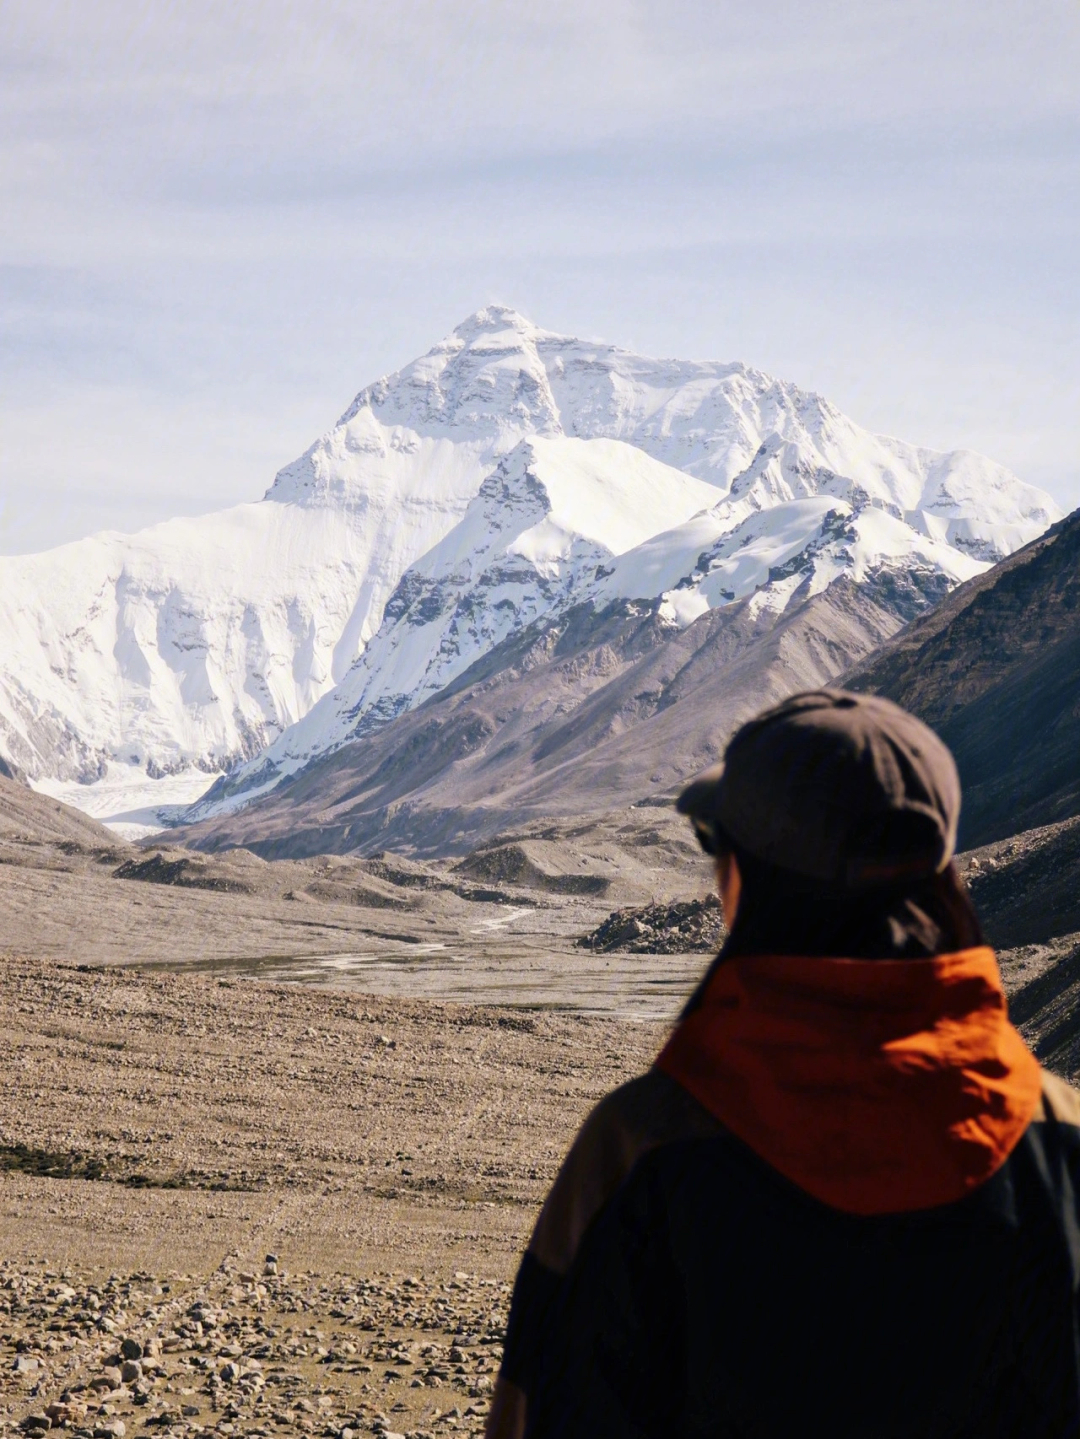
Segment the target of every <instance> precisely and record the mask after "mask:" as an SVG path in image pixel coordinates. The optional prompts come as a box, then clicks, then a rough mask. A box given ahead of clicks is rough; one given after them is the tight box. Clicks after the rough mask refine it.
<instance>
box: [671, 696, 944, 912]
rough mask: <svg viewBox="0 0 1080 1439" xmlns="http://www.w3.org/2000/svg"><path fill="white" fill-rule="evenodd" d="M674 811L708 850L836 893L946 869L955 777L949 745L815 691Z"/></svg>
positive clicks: (775, 717) (743, 739) (771, 717)
mask: <svg viewBox="0 0 1080 1439" xmlns="http://www.w3.org/2000/svg"><path fill="white" fill-rule="evenodd" d="M677 808H678V810H679V812H680V813H681V814H685V815H688V816H689V817H690V819H691V820H692V821H693V824H694V828H695V830H696V831H697V834H698V837H699V839H700V840H701V842H702V844H703V846H704V847H705V848H706V849H707V850H709V851H710V852H716V851H717V850H719V849H723V848H725V847H727V846H728V845H730V844H734V845H736V846H737V847H741V848H742V849H744V850H746V851H748V852H749V853H750V854H752V855H754V856H756V857H757V858H758V859H760V860H763V861H765V862H766V863H768V864H772V865H776V866H778V867H779V868H781V869H786V870H792V871H794V872H795V873H797V874H804V875H809V876H810V877H812V878H814V879H819V880H823V881H826V882H829V883H833V884H846V885H852V886H862V885H872V884H887V883H890V882H893V881H899V880H903V879H905V878H907V877H909V876H910V877H916V876H918V875H922V874H933V873H935V872H939V871H941V870H943V869H944V868H945V866H946V865H947V864H948V863H949V861H950V859H951V858H952V856H953V853H954V851H955V849H956V829H957V824H958V822H959V818H960V778H959V775H958V774H957V772H956V763H955V761H954V760H953V757H952V755H951V753H950V752H949V750H948V748H947V747H946V745H945V744H944V743H943V742H942V741H941V740H940V739H939V738H938V736H937V735H936V734H935V733H934V732H933V730H931V729H930V728H928V726H926V725H925V724H923V722H922V721H921V720H919V719H916V718H915V716H914V715H912V714H908V712H907V711H906V710H902V709H901V708H900V707H899V705H895V704H893V703H892V702H891V700H886V699H882V698H880V697H879V696H877V695H860V694H854V693H851V692H849V691H847V690H838V689H837V690H834V689H822V690H811V691H809V692H808V693H806V694H800V695H794V696H792V698H791V699H788V700H785V701H784V703H783V704H780V705H777V706H776V707H775V708H774V709H770V710H766V711H765V712H764V713H763V714H760V715H758V716H757V717H756V718H755V719H752V720H750V721H749V723H747V724H745V725H743V727H742V728H741V729H740V730H738V731H737V732H736V733H735V735H734V737H733V738H732V740H731V742H730V743H729V745H728V747H727V750H726V752H725V755H724V759H723V762H722V763H720V764H718V765H715V766H713V768H712V769H709V770H706V771H705V773H704V774H702V775H699V776H698V778H697V779H695V780H694V781H693V782H692V783H691V784H689V785H688V786H687V788H686V789H685V790H683V792H682V794H681V795H680V796H679V800H678V805H677Z"/></svg>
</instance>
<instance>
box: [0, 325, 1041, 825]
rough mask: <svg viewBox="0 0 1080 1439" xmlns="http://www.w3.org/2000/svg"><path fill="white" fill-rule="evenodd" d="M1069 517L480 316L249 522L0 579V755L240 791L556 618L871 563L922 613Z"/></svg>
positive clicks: (376, 392) (61, 556)
mask: <svg viewBox="0 0 1080 1439" xmlns="http://www.w3.org/2000/svg"><path fill="white" fill-rule="evenodd" d="M1056 517H1057V510H1056V508H1055V506H1054V505H1053V503H1052V501H1050V500H1049V499H1048V497H1047V496H1045V495H1043V494H1042V493H1041V492H1039V491H1037V490H1033V489H1032V488H1031V487H1029V486H1026V485H1024V484H1022V483H1021V482H1020V481H1019V480H1018V479H1017V478H1016V477H1015V476H1013V475H1011V474H1009V473H1008V471H1006V470H1004V469H1002V467H1001V466H999V465H996V464H994V463H993V462H992V461H989V460H986V459H984V458H983V457H982V456H977V455H971V454H968V453H966V452H958V453H954V454H947V455H942V454H937V453H935V452H932V451H928V450H925V449H921V448H918V447H916V446H913V445H908V444H906V443H904V442H903V441H900V440H894V439H890V438H886V437H881V436H876V435H872V434H869V433H868V432H867V431H865V430H862V429H861V428H860V427H859V426H858V425H856V424H855V423H854V422H853V421H851V420H850V419H848V418H847V417H846V416H844V415H843V414H842V413H841V412H840V411H839V410H837V409H836V408H835V407H834V406H833V405H831V404H830V403H829V402H828V401H826V400H824V399H822V398H821V397H820V396H817V395H814V394H812V393H809V392H807V391H804V390H801V389H799V388H798V387H797V386H794V385H791V384H788V383H786V382H783V381H779V380H776V379H773V378H772V377H770V376H768V375H765V374H763V373H762V372H760V371H758V370H755V369H753V368H751V367H749V366H747V365H743V364H739V363H721V362H713V361H687V360H666V359H652V358H648V357H645V356H641V355H636V354H633V353H631V352H630V351H627V350H623V349H620V348H618V347H616V346H613V345H609V344H603V343H600V342H596V341H587V340H581V339H577V338H574V337H572V336H565V335H558V334H555V333H552V332H550V331H547V330H542V329H539V328H538V327H536V326H535V325H532V324H531V323H530V322H529V321H527V320H526V319H524V318H523V317H522V316H520V315H518V314H516V313H515V312H514V311H512V310H509V309H505V308H503V307H499V306H491V307H488V308H487V309H484V310H480V311H478V312H477V313H476V314H474V315H472V316H470V317H469V318H468V319H466V320H465V321H464V322H463V323H462V324H461V325H459V326H458V327H457V329H455V330H454V331H453V333H452V334H450V335H449V336H447V338H446V339H444V340H442V341H440V342H439V343H438V344H437V345H435V346H434V347H433V348H432V349H431V350H429V351H428V353H427V354H425V355H423V356H421V357H420V358H419V359H417V360H415V361H413V362H412V363H411V364H409V365H406V366H405V367H404V368H403V369H401V370H399V371H398V372H396V373H395V374H392V375H388V376H385V377H383V378H382V379H380V380H378V381H376V382H375V383H374V384H372V385H369V386H367V387H366V388H365V389H363V390H361V391H360V393H359V394H358V395H357V397H356V399H355V400H354V401H353V403H352V405H350V406H349V408H348V409H347V410H346V412H345V414H344V415H343V416H342V417H341V419H340V420H339V421H338V423H337V424H336V425H335V426H334V427H333V428H332V429H331V430H329V431H328V432H327V433H326V434H324V435H323V436H321V437H320V438H319V439H318V440H317V441H316V442H315V443H314V444H313V445H312V446H311V448H310V449H309V450H308V451H307V452H306V453H305V454H304V455H302V456H301V457H300V458H299V459H297V460H296V461H294V462H293V463H292V464H289V465H286V466H285V467H284V468H283V469H282V470H281V471H280V473H279V474H278V476H277V477H276V479H275V481H274V483H273V484H272V486H271V487H270V489H269V490H268V491H267V494H266V496H265V497H264V500H263V501H262V502H261V503H256V504H252V505H245V506H240V507H238V508H237V509H235V510H231V511H227V512H225V513H224V514H220V515H207V516H204V517H202V518H201V519H197V520H177V521H172V522H170V523H168V524H166V525H159V526H155V527H154V528H153V529H151V530H147V531H144V532H142V533H141V534H139V535H134V536H118V535H111V536H97V537H93V538H91V539H87V540H84V541H80V542H78V543H77V544H75V545H68V546H65V547H64V549H63V550H62V551H52V552H49V553H47V554H44V555H39V556H20V557H12V558H7V559H2V560H0V612H2V618H3V627H2V629H0V636H2V638H0V750H3V752H4V753H5V756H6V757H7V758H8V759H10V760H13V761H14V762H15V763H17V764H19V765H20V766H21V767H22V768H23V769H24V770H26V771H27V773H28V774H30V776H31V777H32V778H33V779H34V780H35V782H38V783H41V784H48V785H51V786H52V787H53V789H54V791H57V787H61V788H60V790H59V791H58V792H62V793H63V795H64V797H66V798H73V797H74V798H78V799H80V800H81V801H82V803H83V804H84V805H86V806H87V807H93V806H94V805H97V806H98V812H100V809H101V804H104V801H101V803H100V804H99V802H98V800H97V799H96V798H94V796H95V795H96V794H97V793H98V790H100V788H101V781H102V777H103V776H104V777H105V778H106V779H107V781H108V783H109V784H111V783H113V782H114V781H116V780H117V776H119V777H120V779H122V780H123V782H124V784H125V785H126V786H127V787H128V789H130V787H131V785H132V783H134V781H133V779H132V776H133V775H143V776H147V775H161V774H174V775H175V774H180V775H183V774H187V775H189V776H190V777H191V784H192V786H197V784H198V783H199V777H200V776H201V775H203V774H213V773H215V772H217V771H220V770H223V769H235V770H236V773H235V774H234V775H233V776H232V779H231V780H230V786H229V787H234V786H235V787H239V788H244V787H245V786H246V785H248V784H249V783H250V781H251V778H252V776H253V775H254V774H255V773H256V772H259V773H262V774H269V773H270V772H276V773H284V772H287V771H288V769H289V768H290V767H291V766H294V765H295V764H296V763H299V762H302V760H303V757H304V756H306V755H310V754H311V753H314V752H316V750H317V749H318V748H319V747H320V746H322V747H325V746H330V747H333V746H335V745H337V744H340V743H343V742H344V741H345V740H347V739H348V738H349V737H350V736H351V735H353V734H355V733H356V732H357V729H358V727H360V728H363V726H364V725H370V724H374V723H378V722H380V719H381V718H382V717H384V716H385V715H387V714H390V713H397V712H399V710H400V708H401V707H402V706H406V707H407V706H410V705H414V704H416V703H418V702H420V701H421V700H422V699H423V698H425V697H426V696H427V695H429V694H432V693H434V692H435V690H437V689H438V687H439V686H441V685H445V684H446V683H447V682H448V681H449V680H450V679H452V678H453V677H454V676H455V675H457V674H459V673H461V671H462V669H463V668H466V667H467V666H468V665H469V664H471V663H472V662H473V660H475V659H476V658H477V657H479V656H480V655H482V654H484V653H487V652H488V651H490V649H491V648H492V647H494V646H495V645H497V644H499V643H500V642H501V641H502V640H503V639H505V638H506V637H507V636H508V635H510V634H512V633H514V632H515V631H516V630H518V629H520V628H521V627H522V626H524V625H526V624H528V623H531V622H532V621H534V620H537V619H540V618H543V617H544V616H546V615H551V614H555V613H556V612H558V611H559V610H560V609H561V608H565V607H566V606H570V605H581V604H585V605H588V604H594V605H603V604H609V603H612V602H616V601H619V600H623V599H627V600H634V601H637V600H644V601H647V602H648V603H650V604H655V605H657V606H660V612H661V613H662V614H663V615H665V616H667V617H668V618H669V619H670V622H671V623H672V624H685V623H689V622H690V621H692V620H693V618H694V616H695V615H696V614H698V613H701V611H702V609H703V608H706V607H709V606H715V605H718V604H725V603H730V602H731V597H732V596H736V597H742V596H745V595H746V594H750V593H759V592H760V594H761V597H762V598H761V603H762V604H763V605H765V606H766V607H768V606H772V607H774V608H775V607H779V608H782V607H783V604H785V603H787V602H788V600H789V599H790V597H791V595H792V594H795V593H797V592H798V593H801V592H802V591H801V590H800V589H799V586H800V585H803V584H804V582H805V584H807V585H809V586H811V587H813V586H820V585H825V584H828V583H829V582H830V580H831V578H834V577H836V576H838V575H841V574H846V575H848V576H850V577H852V578H856V579H863V578H873V577H874V576H875V575H878V574H879V573H880V572H881V570H882V568H883V567H884V568H885V569H891V570H893V571H896V572H898V573H899V572H900V571H904V570H905V567H906V569H907V570H908V571H911V572H912V573H915V574H917V576H918V577H919V582H918V585H916V591H917V592H918V593H917V594H916V595H915V597H914V599H912V602H913V603H914V602H916V601H917V597H918V594H922V595H923V596H924V599H925V598H928V597H930V596H932V595H933V594H934V593H936V592H937V590H938V589H940V587H941V586H946V587H947V586H948V585H951V584H953V583H955V582H956V581H957V580H958V579H960V578H964V577H966V576H967V574H969V573H971V572H972V567H973V566H974V567H975V568H976V569H977V568H978V567H980V566H985V565H986V564H988V563H990V562H992V561H993V560H994V559H995V558H997V557H1000V556H1002V555H1004V554H1007V553H1009V552H1011V550H1013V549H1015V548H1016V547H1017V546H1018V545H1020V544H1022V543H1024V542H1025V541H1026V540H1027V539H1030V538H1033V537H1034V536H1035V535H1037V534H1038V533H1040V532H1041V531H1042V530H1043V529H1045V528H1046V526H1047V525H1048V524H1049V523H1050V522H1051V521H1052V520H1053V519H1055V518H1056ZM785 596H786V598H785ZM911 598H912V597H911V596H909V599H911ZM297 722H300V729H299V730H296V731H295V732H293V731H292V730H291V729H290V727H291V726H294V725H296V724H297ZM283 732H287V733H283ZM279 737H280V738H279ZM267 745H270V746H272V748H271V749H270V750H269V751H267V752H266V753H261V751H262V750H263V748H264V747H265V746H267ZM286 755H287V762H284V763H279V760H283V759H284V757H286ZM237 766H239V768H236V767H237ZM76 781H78V782H80V784H79V786H78V787H77V788H68V789H63V788H62V787H63V786H65V785H68V786H74V785H75V782H76ZM87 782H89V783H87ZM95 785H96V786H97V789H95ZM153 790H154V785H153V783H152V782H149V784H148V792H153Z"/></svg>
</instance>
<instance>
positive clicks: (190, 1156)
mask: <svg viewBox="0 0 1080 1439" xmlns="http://www.w3.org/2000/svg"><path fill="white" fill-rule="evenodd" d="M0 997H2V1010H0V1012H2V1014H3V1044H4V1048H5V1053H6V1056H7V1059H6V1063H5V1066H4V1069H3V1073H2V1075H0V1244H2V1250H3V1254H4V1256H5V1258H4V1260H3V1262H2V1264H0V1374H2V1376H3V1377H2V1380H0V1431H5V1432H6V1431H13V1430H15V1429H21V1430H22V1432H24V1433H34V1432H39V1433H44V1432H46V1430H51V1429H54V1428H55V1429H63V1430H65V1431H67V1432H69V1433H71V1434H72V1435H73V1436H75V1439H125V1436H134V1435H140V1436H141V1435H144V1434H145V1435H173V1436H176V1439H180V1436H185V1439H186V1436H194V1435H202V1434H207V1433H210V1432H213V1433H215V1434H217V1433H220V1434H223V1435H241V1434H254V1435H259V1436H268V1435H273V1434H282V1435H285V1434H289V1433H293V1432H296V1433H300V1434H316V1435H325V1436H327V1439H352V1436H353V1435H357V1436H359V1435H366V1434H369V1433H370V1434H378V1433H385V1434H391V1435H392V1434H406V1435H413V1436H422V1435H426V1434H439V1433H453V1432H461V1433H466V1434H477V1433H479V1432H480V1431H481V1429H482V1425H483V1419H484V1415H485V1413H486V1406H487V1395H488V1391H489V1389H490V1387H491V1384H492V1382H493V1376H494V1374H495V1372H496V1370H497V1367H498V1362H499V1357H500V1353H501V1342H502V1335H503V1325H504V1323H505V1315H506V1307H507V1302H508V1298H509V1285H510V1282H511V1280H512V1278H513V1273H514V1270H515V1268H516V1264H517V1259H518V1255H519V1253H520V1250H521V1247H522V1245H523V1243H524V1241H525V1239H526V1237H527V1234H528V1230H529V1228H530V1227H531V1224H532V1221H533V1218H534V1216H535V1212H536V1210H537V1207H538V1205H539V1203H540V1201H541V1199H542V1196H543V1193H544V1191H545V1189H546V1187H547V1185H548V1184H549V1183H550V1181H551V1179H552V1177H553V1175H554V1173H555V1171H556V1168H557V1166H558V1164H559V1161H560V1159H561V1157H562V1154H563V1153H564V1151H565V1148H566V1146H567V1144H568V1143H569V1141H570V1139H571V1137H572V1135H573V1132H574V1130H575V1129H576V1127H577V1125H578V1124H579V1123H580V1121H581V1119H582V1117H583V1116H584V1114H585V1113H586V1112H587V1110H588V1109H589V1107H590V1106H591V1105H592V1104H593V1103H594V1102H595V1100H596V1099H597V1098H598V1097H599V1096H600V1095H601V1094H602V1093H603V1092H604V1091H606V1090H607V1089H608V1088H610V1087H611V1086H612V1085H614V1084H616V1083H618V1082H620V1081H621V1080H622V1079H624V1078H626V1077H629V1076H630V1075H631V1074H633V1073H636V1072H638V1071H639V1070H640V1069H641V1068H642V1067H644V1066H645V1065H647V1064H648V1062H649V1060H650V1059H651V1057H652V1055H653V1054H654V1053H655V1050H656V1047H657V1044H658V1043H659V1041H660V1038H661V1036H662V1028H661V1027H659V1026H656V1025H649V1024H640V1023H638V1024H635V1023H627V1022H621V1021H616V1020H610V1019H598V1018H589V1017H586V1016H575V1015H568V1014H557V1013H527V1012H523V1011H520V1010H517V1011H515V1010H497V1009H488V1008H482V1007H478V1006H443V1005H437V1004H431V1003H426V1002H420V1001H407V1000H380V999H376V998H372V997H369V996H357V995H355V994H349V993H346V992H341V991H330V990H307V989H303V988H300V987H298V986H285V985H272V984H265V983H259V982H252V981H246V980H241V981H236V980H232V979H221V978H219V977H216V976H213V975H205V974H175V973H167V974H166V973H149V974H148V973H145V972H141V971H139V970H136V969H133V968H129V967H125V968H114V969H110V968H98V967H91V966H80V965H72V964H64V963H60V962H56V961H54V960H44V959H41V958H20V957H17V956H8V957H6V958H3V959H0ZM350 1431H351V1432H350Z"/></svg>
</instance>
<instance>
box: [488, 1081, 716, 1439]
mask: <svg viewBox="0 0 1080 1439" xmlns="http://www.w3.org/2000/svg"><path fill="white" fill-rule="evenodd" d="M719 1128H720V1125H719V1123H718V1121H717V1120H715V1119H714V1118H713V1117H712V1115H710V1114H709V1113H708V1112H707V1111H706V1110H705V1109H704V1108H703V1107H702V1106H701V1105H700V1104H698V1102H697V1101H696V1100H695V1099H693V1098H692V1097H691V1096H690V1095H689V1094H688V1093H687V1092H686V1091H685V1090H684V1089H683V1088H682V1087H681V1086H680V1085H679V1084H677V1083H676V1082H675V1080H673V1079H670V1078H669V1077H668V1076H667V1075H665V1074H662V1073H661V1072H660V1071H659V1070H655V1069H654V1070H650V1071H649V1072H648V1073H647V1074H644V1075H641V1076H640V1077H639V1078H638V1079H635V1080H631V1081H630V1083H629V1084H626V1085H623V1086H622V1088H621V1089H617V1090H615V1091H614V1092H613V1093H611V1094H609V1095H607V1096H606V1098H604V1099H603V1100H601V1101H600V1103H599V1104H598V1105H597V1107H596V1108H595V1109H594V1110H593V1112H592V1113H591V1114H590V1115H589V1117H588V1119H586V1121H585V1123H584V1124H583V1125H582V1128H581V1130H580V1131H579V1133H578V1136H577V1138H576V1139H575V1141H574V1143H573V1145H572V1147H571V1149H570V1152H569V1154H568V1155H567V1157H566V1160H565V1161H564V1163H563V1166H562V1168H561V1169H560V1171H559V1174H558V1176H557V1178H556V1180H555V1183H554V1185H553V1186H552V1188H551V1191H550V1193H549V1194H548V1197H547V1199H546V1201H545V1203H544V1207H543V1209H542V1210H541V1211H540V1217H539V1218H538V1220H537V1222H536V1227H535V1229H534V1230H533V1234H532V1238H531V1239H530V1240H529V1245H528V1248H527V1249H526V1252H525V1255H524V1257H523V1259H522V1263H521V1268H520V1269H519V1271H518V1277H517V1281H516V1283H515V1285H514V1293H513V1298H512V1300H511V1305H510V1319H509V1323H508V1325H507V1334H506V1345H505V1348H504V1352H503V1363H502V1368H501V1372H500V1376H499V1381H498V1383H497V1385H496V1390H495V1394H494V1397H493V1402H492V1408H491V1414H490V1417H489V1419H488V1427H487V1431H486V1432H487V1439H521V1436H522V1435H524V1434H525V1433H527V1432H529V1433H531V1432H532V1427H533V1426H532V1425H531V1423H530V1422H529V1420H528V1417H527V1416H528V1408H529V1402H530V1396H531V1395H533V1394H534V1393H535V1392H536V1386H537V1384H538V1382H539V1375H540V1373H541V1368H542V1366H543V1364H544V1362H545V1353H546V1350H547V1347H548V1343H549V1337H550V1334H551V1325H552V1319H553V1316H554V1314H555V1313H556V1312H557V1310H558V1308H559V1306H560V1305H561V1304H562V1302H563V1297H564V1293H565V1290H566V1286H567V1283H568V1281H569V1280H570V1279H571V1278H572V1276H573V1271H574V1269H575V1263H576V1260H577V1258H578V1255H579V1251H580V1250H581V1245H582V1241H583V1239H584V1237H585V1235H586V1233H587V1231H588V1230H589V1228H590V1226H591V1225H592V1224H593V1223H594V1221H595V1220H596V1219H597V1217H598V1216H599V1215H600V1214H601V1213H602V1212H603V1211H604V1209H605V1207H606V1206H607V1204H608V1202H609V1200H610V1199H611V1197H612V1196H613V1195H614V1194H615V1193H616V1192H617V1191H618V1190H619V1188H620V1187H621V1185H622V1184H623V1183H624V1181H625V1180H626V1178H627V1176H628V1175H629V1174H630V1172H631V1171H632V1170H633V1169H634V1167H635V1166H636V1165H637V1163H638V1162H639V1161H640V1160H641V1159H642V1157H643V1156H644V1155H646V1154H647V1153H649V1151H650V1150H652V1149H654V1148H656V1147H657V1146H658V1145H660V1144H664V1143H666V1142H669V1141H671V1140H676V1139H683V1138H688V1137H691V1136H693V1137H697V1136H701V1135H705V1134H714V1133H716V1132H717V1131H718V1130H719Z"/></svg>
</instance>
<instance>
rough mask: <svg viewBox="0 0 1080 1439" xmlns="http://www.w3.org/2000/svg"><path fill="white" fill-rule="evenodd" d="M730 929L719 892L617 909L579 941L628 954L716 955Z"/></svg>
mask: <svg viewBox="0 0 1080 1439" xmlns="http://www.w3.org/2000/svg"><path fill="white" fill-rule="evenodd" d="M726 934H727V930H726V929H725V927H724V915H723V911H722V910H721V908H720V901H719V899H718V898H717V897H716V895H712V894H711V895H709V896H708V897H707V898H705V899H689V900H684V901H682V902H681V903H676V904H649V905H641V906H639V907H637V908H633V907H632V908H630V909H616V910H613V911H612V913H611V914H609V915H608V917H607V919H605V920H604V921H603V923H602V924H598V925H597V926H596V928H595V929H593V930H590V931H589V933H588V934H586V935H583V936H582V938H581V939H579V940H578V944H579V945H580V946H581V948H582V949H593V950H598V951H600V952H601V953H611V952H612V951H616V950H617V951H620V952H623V953H626V954H686V953H688V952H692V953H695V954H715V953H716V951H717V950H718V949H719V948H720V946H721V944H722V943H723V942H724V938H725V936H726Z"/></svg>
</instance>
